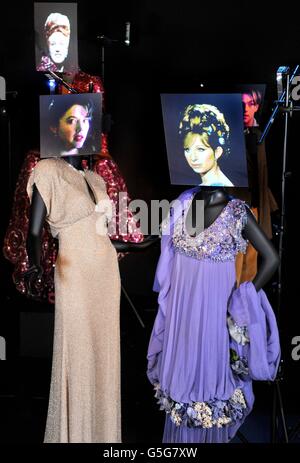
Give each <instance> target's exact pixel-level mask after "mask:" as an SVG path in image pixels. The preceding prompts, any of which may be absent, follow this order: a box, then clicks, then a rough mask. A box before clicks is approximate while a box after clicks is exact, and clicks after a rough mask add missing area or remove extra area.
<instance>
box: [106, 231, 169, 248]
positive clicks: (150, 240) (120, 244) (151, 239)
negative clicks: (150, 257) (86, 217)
mask: <svg viewBox="0 0 300 463" xmlns="http://www.w3.org/2000/svg"><path fill="white" fill-rule="evenodd" d="M159 239H160V236H159V235H149V236H147V238H145V239H144V240H143V241H142V242H141V243H132V242H130V241H127V242H124V241H117V240H111V243H112V245H113V246H114V247H115V249H116V251H117V252H141V251H144V250H145V249H147V248H148V247H149V246H152V245H153V244H155V243H157V242H158V241H159Z"/></svg>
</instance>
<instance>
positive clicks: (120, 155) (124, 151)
mask: <svg viewBox="0 0 300 463" xmlns="http://www.w3.org/2000/svg"><path fill="white" fill-rule="evenodd" d="M77 4H78V51H79V66H80V68H81V69H82V70H83V71H84V72H87V73H89V74H92V75H100V74H101V44H100V41H99V40H97V37H98V36H100V35H105V36H107V37H109V38H112V39H118V40H120V41H121V42H122V41H123V40H124V37H125V23H126V22H128V21H129V22H130V24H131V37H130V39H131V41H130V46H126V45H124V44H122V43H121V44H120V43H118V44H115V43H111V44H108V45H106V47H105V76H104V77H105V78H104V87H105V110H106V112H107V113H109V114H110V115H111V118H112V126H111V130H110V133H109V138H108V140H109V150H110V153H111V155H112V157H113V158H114V160H115V161H116V162H117V164H118V166H119V168H120V170H121V172H122V174H123V176H124V178H125V179H126V183H127V187H128V190H129V192H130V196H131V197H132V198H133V199H134V198H141V199H144V200H145V201H147V202H148V203H150V200H151V199H163V198H166V199H169V200H171V199H174V198H175V197H177V196H178V194H179V193H181V192H182V191H183V190H184V189H186V188H185V187H184V186H179V185H176V186H172V185H171V184H170V178H169V170H168V161H167V152H166V145H165V137H164V128H163V118H162V111H161V102H160V94H161V93H177V92H178V93H198V92H205V93H214V92H216V93H222V92H224V93H225V92H230V91H231V90H232V88H233V87H234V85H236V84H248V83H257V84H266V94H265V102H264V109H263V114H262V118H261V124H260V126H261V127H262V128H263V127H264V125H265V124H266V123H267V121H268V119H269V117H270V114H271V111H272V108H273V107H274V101H275V100H276V98H277V89H276V70H277V68H278V66H280V65H288V66H290V67H291V68H293V67H294V66H295V65H297V64H299V62H300V55H299V27H298V26H299V15H300V8H299V6H298V7H296V6H294V5H293V6H292V9H293V10H295V11H293V12H292V13H291V11H290V13H289V25H288V27H285V26H284V25H283V24H281V23H280V22H279V13H278V9H277V8H275V6H274V5H271V4H270V6H269V7H268V6H267V5H263V4H262V2H259V1H257V0H253V1H252V2H246V1H241V2H234V1H227V2H222V3H221V2H220V3H214V2H199V1H194V0H192V1H190V2H185V3H184V2H181V3H180V2H179V3H175V2H171V1H169V0H166V1H156V0H143V1H127V2H118V3H116V2H101V1H100V2H97V3H94V2H89V1H87V0H85V1H78V2H77ZM33 6H34V2H32V1H23V2H21V3H20V4H18V7H17V8H16V5H15V4H13V3H12V2H8V3H7V4H6V5H5V6H1V16H2V18H5V19H3V24H2V27H1V28H0V75H2V76H3V77H4V78H5V80H6V86H7V92H8V94H7V100H8V101H7V107H6V109H7V113H6V114H4V115H3V113H2V114H1V160H2V166H3V176H2V181H1V193H2V194H1V197H2V201H1V208H2V220H1V222H2V223H1V234H0V237H1V243H3V238H4V234H5V231H6V228H7V225H8V221H9V217H10V212H11V205H12V198H13V194H14V188H15V184H16V181H17V177H18V174H19V170H20V168H21V165H22V162H23V160H24V157H25V154H26V152H27V151H28V150H30V149H38V148H39V95H42V94H44V95H46V94H48V87H47V81H46V79H45V76H44V75H43V73H39V72H37V71H35V50H34V15H33ZM299 124H300V112H299V113H297V112H295V113H294V115H293V117H292V118H290V120H289V134H288V150H287V172H288V173H289V174H288V175H287V184H286V198H285V204H286V220H285V235H284V259H283V262H282V271H283V275H282V277H283V288H282V291H283V292H282V304H281V307H280V319H279V328H280V332H281V336H282V343H281V347H282V351H283V354H284V355H283V359H284V371H283V380H282V382H281V385H282V395H283V400H284V406H285V408H286V414H287V416H288V417H289V419H290V421H289V426H290V428H292V427H293V426H294V425H295V424H296V423H297V419H300V397H299V395H298V392H297V391H298V390H299V372H300V360H299V361H297V360H295V359H293V358H292V350H293V347H294V346H293V338H295V337H297V336H300V315H299V310H298V305H299V304H298V302H297V301H298V293H297V287H298V282H297V280H298V278H297V277H298V272H297V263H298V257H297V246H298V232H297V223H298V213H297V206H298V204H297V202H298V196H297V190H296V186H297V180H298V179H297V170H296V161H297V158H298V139H297V138H298V133H299ZM283 139H284V118H283V115H282V114H279V116H278V117H277V118H276V120H275V122H274V124H273V126H272V128H271V130H270V132H269V134H268V136H267V139H266V152H267V161H268V170H269V187H270V189H271V190H272V192H273V194H274V196H275V199H276V201H277V202H278V204H279V206H280V205H281V188H282V184H281V180H282V178H281V176H282V160H283V151H282V149H283ZM187 188H189V187H187ZM272 221H273V244H274V245H275V246H276V247H278V244H279V239H278V234H276V233H277V232H278V230H279V223H280V222H279V216H278V213H277V214H274V215H273V216H272ZM1 247H2V244H1ZM158 257H159V245H154V246H153V247H152V248H151V249H148V250H146V251H145V252H144V253H139V254H133V255H129V256H126V257H125V258H124V259H123V260H122V261H121V262H120V270H121V278H122V282H123V286H124V288H126V292H127V293H128V294H129V296H130V298H131V300H132V301H133V302H134V305H135V306H136V307H137V309H138V312H139V315H140V316H141V318H142V319H143V322H144V323H145V325H146V328H142V326H141V325H140V322H139V320H138V318H137V317H136V314H135V313H134V311H133V309H132V307H131V306H130V303H129V302H128V300H127V299H126V297H125V296H124V294H123V295H122V306H121V308H122V310H121V321H122V325H121V332H122V338H121V339H122V387H123V392H122V394H123V395H124V397H125V399H126V400H125V399H124V403H123V405H122V407H124V413H123V427H124V429H125V431H124V433H125V434H124V435H125V441H126V440H127V442H138V441H140V442H151V440H155V439H157V441H159V439H160V436H161V432H162V426H163V416H161V415H162V412H158V411H157V410H156V405H155V400H154V399H153V393H152V390H151V387H150V386H149V385H148V383H147V379H146V378H145V369H146V351H147V344H148V340H149V336H150V333H151V328H152V324H153V320H154V317H155V314H156V310H157V303H156V295H155V294H154V293H153V292H152V284H153V278H154V272H155V267H156V264H157V260H158ZM11 273H12V266H11V264H10V263H9V262H7V260H5V259H4V257H3V255H2V256H1V271H0V275H1V312H0V336H3V337H5V339H6V341H7V342H6V346H7V352H6V355H7V359H6V361H3V362H0V368H1V370H0V404H1V407H2V409H3V410H4V415H5V416H6V419H7V420H8V421H7V422H8V426H7V427H6V429H5V432H4V431H3V432H4V434H2V436H3V438H1V435H0V441H4V442H5V441H9V442H13V441H14V437H13V435H12V434H10V431H12V430H13V422H12V418H9V417H10V416H14V417H16V419H18V417H20V424H19V426H18V432H17V434H18V439H20V440H21V441H26V440H28V441H31V442H39V441H41V440H42V436H43V428H44V423H45V419H46V406H47V400H48V396H47V394H48V388H49V382H50V365H51V363H50V362H51V349H52V331H53V306H51V305H49V304H46V303H37V302H34V301H31V300H29V299H27V298H26V297H25V296H23V295H21V294H19V293H18V292H17V291H16V289H15V286H14V284H13V282H12V278H11ZM276 282H277V276H276V275H274V277H273V278H272V280H271V281H270V282H269V283H268V284H267V286H266V291H267V292H268V296H269V298H270V301H272V303H273V306H274V307H276ZM37 370H39V371H41V375H39V378H38V379H37V380H36V377H35V375H36V374H37ZM28 371H30V374H29V375H28V376H31V377H32V380H29V379H28V377H27V379H26V376H27V373H26V372H28ZM130 375H134V376H136V377H137V378H138V379H137V385H136V386H135V389H134V391H133V390H132V389H131V388H130V385H129V384H128V382H127V379H128V376H130ZM257 387H258V403H259V404H260V406H261V409H260V410H262V412H261V413H262V415H261V416H262V417H263V418H262V419H263V420H265V421H264V422H265V423H266V428H268V427H269V422H268V419H270V416H269V415H268V414H269V413H270V414H271V403H269V402H267V400H265V399H264V398H265V397H269V398H270V396H271V393H272V388H271V386H269V385H267V384H261V385H258V386H257ZM145 397H146V399H145ZM15 398H17V399H16V401H15ZM268 400H270V399H268ZM130 403H131V404H132V403H135V408H134V412H133V415H134V416H135V417H136V416H137V415H138V414H139V413H140V412H139V410H140V409H141V408H142V407H143V406H145V408H146V410H147V412H148V413H149V416H150V418H149V420H150V422H151V420H152V424H151V426H150V428H151V429H150V430H149V431H147V430H146V429H144V430H141V429H137V427H136V423H135V419H133V418H132V416H131V411H132V408H131V407H132V405H130ZM139 407H140V408H139ZM268 407H269V408H268ZM12 410H13V411H12ZM256 418H257V417H256ZM127 419H128V423H129V424H128V426H127V423H126V422H125V421H126V420H127ZM257 419H258V418H257ZM155 420H157V423H158V427H157V428H156V426H154V424H155ZM29 422H31V423H32V422H34V423H35V424H34V425H32V427H31V429H30V430H28V429H26V430H25V431H24V434H23V436H22V426H24V427H25V428H26V425H27V424H28V423H29ZM153 423H154V424H153ZM254 423H255V420H254V419H253V422H252V427H255V424H254ZM3 429H4V428H3ZM245 433H246V435H247V430H246V431H245ZM262 435H264V438H265V440H266V441H268V430H267V431H266V433H264V431H262ZM248 437H249V439H250V440H251V439H253V440H254V441H256V439H258V440H259V437H257V435H255V432H254V433H252V431H250V432H249V434H248ZM264 438H263V439H262V440H264Z"/></svg>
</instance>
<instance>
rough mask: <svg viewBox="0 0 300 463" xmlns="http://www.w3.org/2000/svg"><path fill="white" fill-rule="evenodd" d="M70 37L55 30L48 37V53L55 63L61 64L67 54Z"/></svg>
mask: <svg viewBox="0 0 300 463" xmlns="http://www.w3.org/2000/svg"><path fill="white" fill-rule="evenodd" d="M69 41H70V37H69V36H65V35H64V34H63V33H62V32H59V31H56V32H53V34H51V35H50V37H49V39H48V48H49V54H50V57H51V59H52V61H53V62H54V63H55V64H62V63H63V62H64V61H65V59H66V57H67V56H68V50H69Z"/></svg>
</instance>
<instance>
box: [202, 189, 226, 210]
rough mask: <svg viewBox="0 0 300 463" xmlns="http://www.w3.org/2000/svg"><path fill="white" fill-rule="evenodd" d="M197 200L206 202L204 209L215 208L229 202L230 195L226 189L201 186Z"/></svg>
mask: <svg viewBox="0 0 300 463" xmlns="http://www.w3.org/2000/svg"><path fill="white" fill-rule="evenodd" d="M197 197H198V198H197V199H202V200H204V204H205V206H204V207H209V206H215V205H218V204H222V203H224V202H227V201H228V194H227V192H226V190H225V189H224V187H216V186H201V187H200V190H199V192H198V194H197Z"/></svg>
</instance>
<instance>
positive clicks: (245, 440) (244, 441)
mask: <svg viewBox="0 0 300 463" xmlns="http://www.w3.org/2000/svg"><path fill="white" fill-rule="evenodd" d="M236 435H237V437H238V438H239V439H240V441H241V442H243V444H249V441H248V439H246V437H245V436H244V434H242V433H241V432H240V431H238V432H237V433H236Z"/></svg>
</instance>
